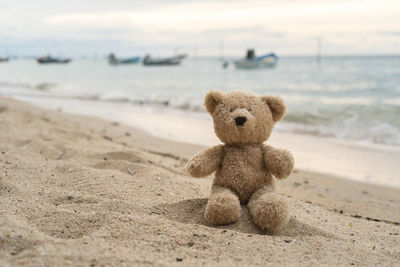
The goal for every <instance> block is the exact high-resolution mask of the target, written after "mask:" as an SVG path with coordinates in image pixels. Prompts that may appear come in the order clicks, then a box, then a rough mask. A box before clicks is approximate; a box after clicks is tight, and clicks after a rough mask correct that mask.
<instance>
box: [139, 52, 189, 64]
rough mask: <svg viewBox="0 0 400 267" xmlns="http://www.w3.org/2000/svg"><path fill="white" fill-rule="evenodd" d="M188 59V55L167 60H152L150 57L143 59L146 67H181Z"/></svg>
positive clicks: (166, 58) (167, 58)
mask: <svg viewBox="0 0 400 267" xmlns="http://www.w3.org/2000/svg"><path fill="white" fill-rule="evenodd" d="M185 57H186V54H180V55H176V56H172V57H165V58H152V57H151V56H150V55H146V56H145V57H144V59H143V65H145V66H170V65H179V64H180V63H181V61H182V59H184V58H185Z"/></svg>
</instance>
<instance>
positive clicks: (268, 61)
mask: <svg viewBox="0 0 400 267" xmlns="http://www.w3.org/2000/svg"><path fill="white" fill-rule="evenodd" d="M277 63H278V56H277V55H275V53H269V54H265V55H262V56H258V57H256V56H255V52H254V49H249V50H247V54H246V57H245V58H244V59H240V60H236V61H234V62H233V64H234V65H235V67H236V68H238V69H259V68H273V67H275V66H276V64H277Z"/></svg>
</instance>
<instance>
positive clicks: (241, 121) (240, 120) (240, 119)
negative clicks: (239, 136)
mask: <svg viewBox="0 0 400 267" xmlns="http://www.w3.org/2000/svg"><path fill="white" fill-rule="evenodd" d="M246 121H247V118H246V117H242V116H240V117H236V118H235V122H236V125H237V126H242V125H243V124H244V123H245V122H246Z"/></svg>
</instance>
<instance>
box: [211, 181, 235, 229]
mask: <svg viewBox="0 0 400 267" xmlns="http://www.w3.org/2000/svg"><path fill="white" fill-rule="evenodd" d="M204 217H205V219H206V222H207V223H208V224H211V225H223V224H230V223H234V222H236V221H237V219H239V217H240V202H239V199H238V197H237V196H236V195H235V194H234V193H233V192H232V191H231V190H229V189H227V188H223V187H218V186H214V187H213V189H212V192H211V196H210V198H209V199H208V202H207V206H206V210H205V214H204Z"/></svg>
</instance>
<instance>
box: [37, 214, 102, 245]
mask: <svg viewBox="0 0 400 267" xmlns="http://www.w3.org/2000/svg"><path fill="white" fill-rule="evenodd" d="M32 217H33V216H32ZM102 217H103V216H102V215H100V214H95V215H88V214H77V213H74V212H67V211H64V212H59V211H47V212H39V213H36V214H35V216H34V218H31V222H32V223H33V224H36V225H37V227H38V229H39V231H41V232H44V233H46V234H48V235H50V236H52V237H55V238H62V239H75V238H80V237H82V236H85V235H89V234H91V233H93V232H94V231H96V230H98V229H100V227H102V226H103V224H104V218H102Z"/></svg>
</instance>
